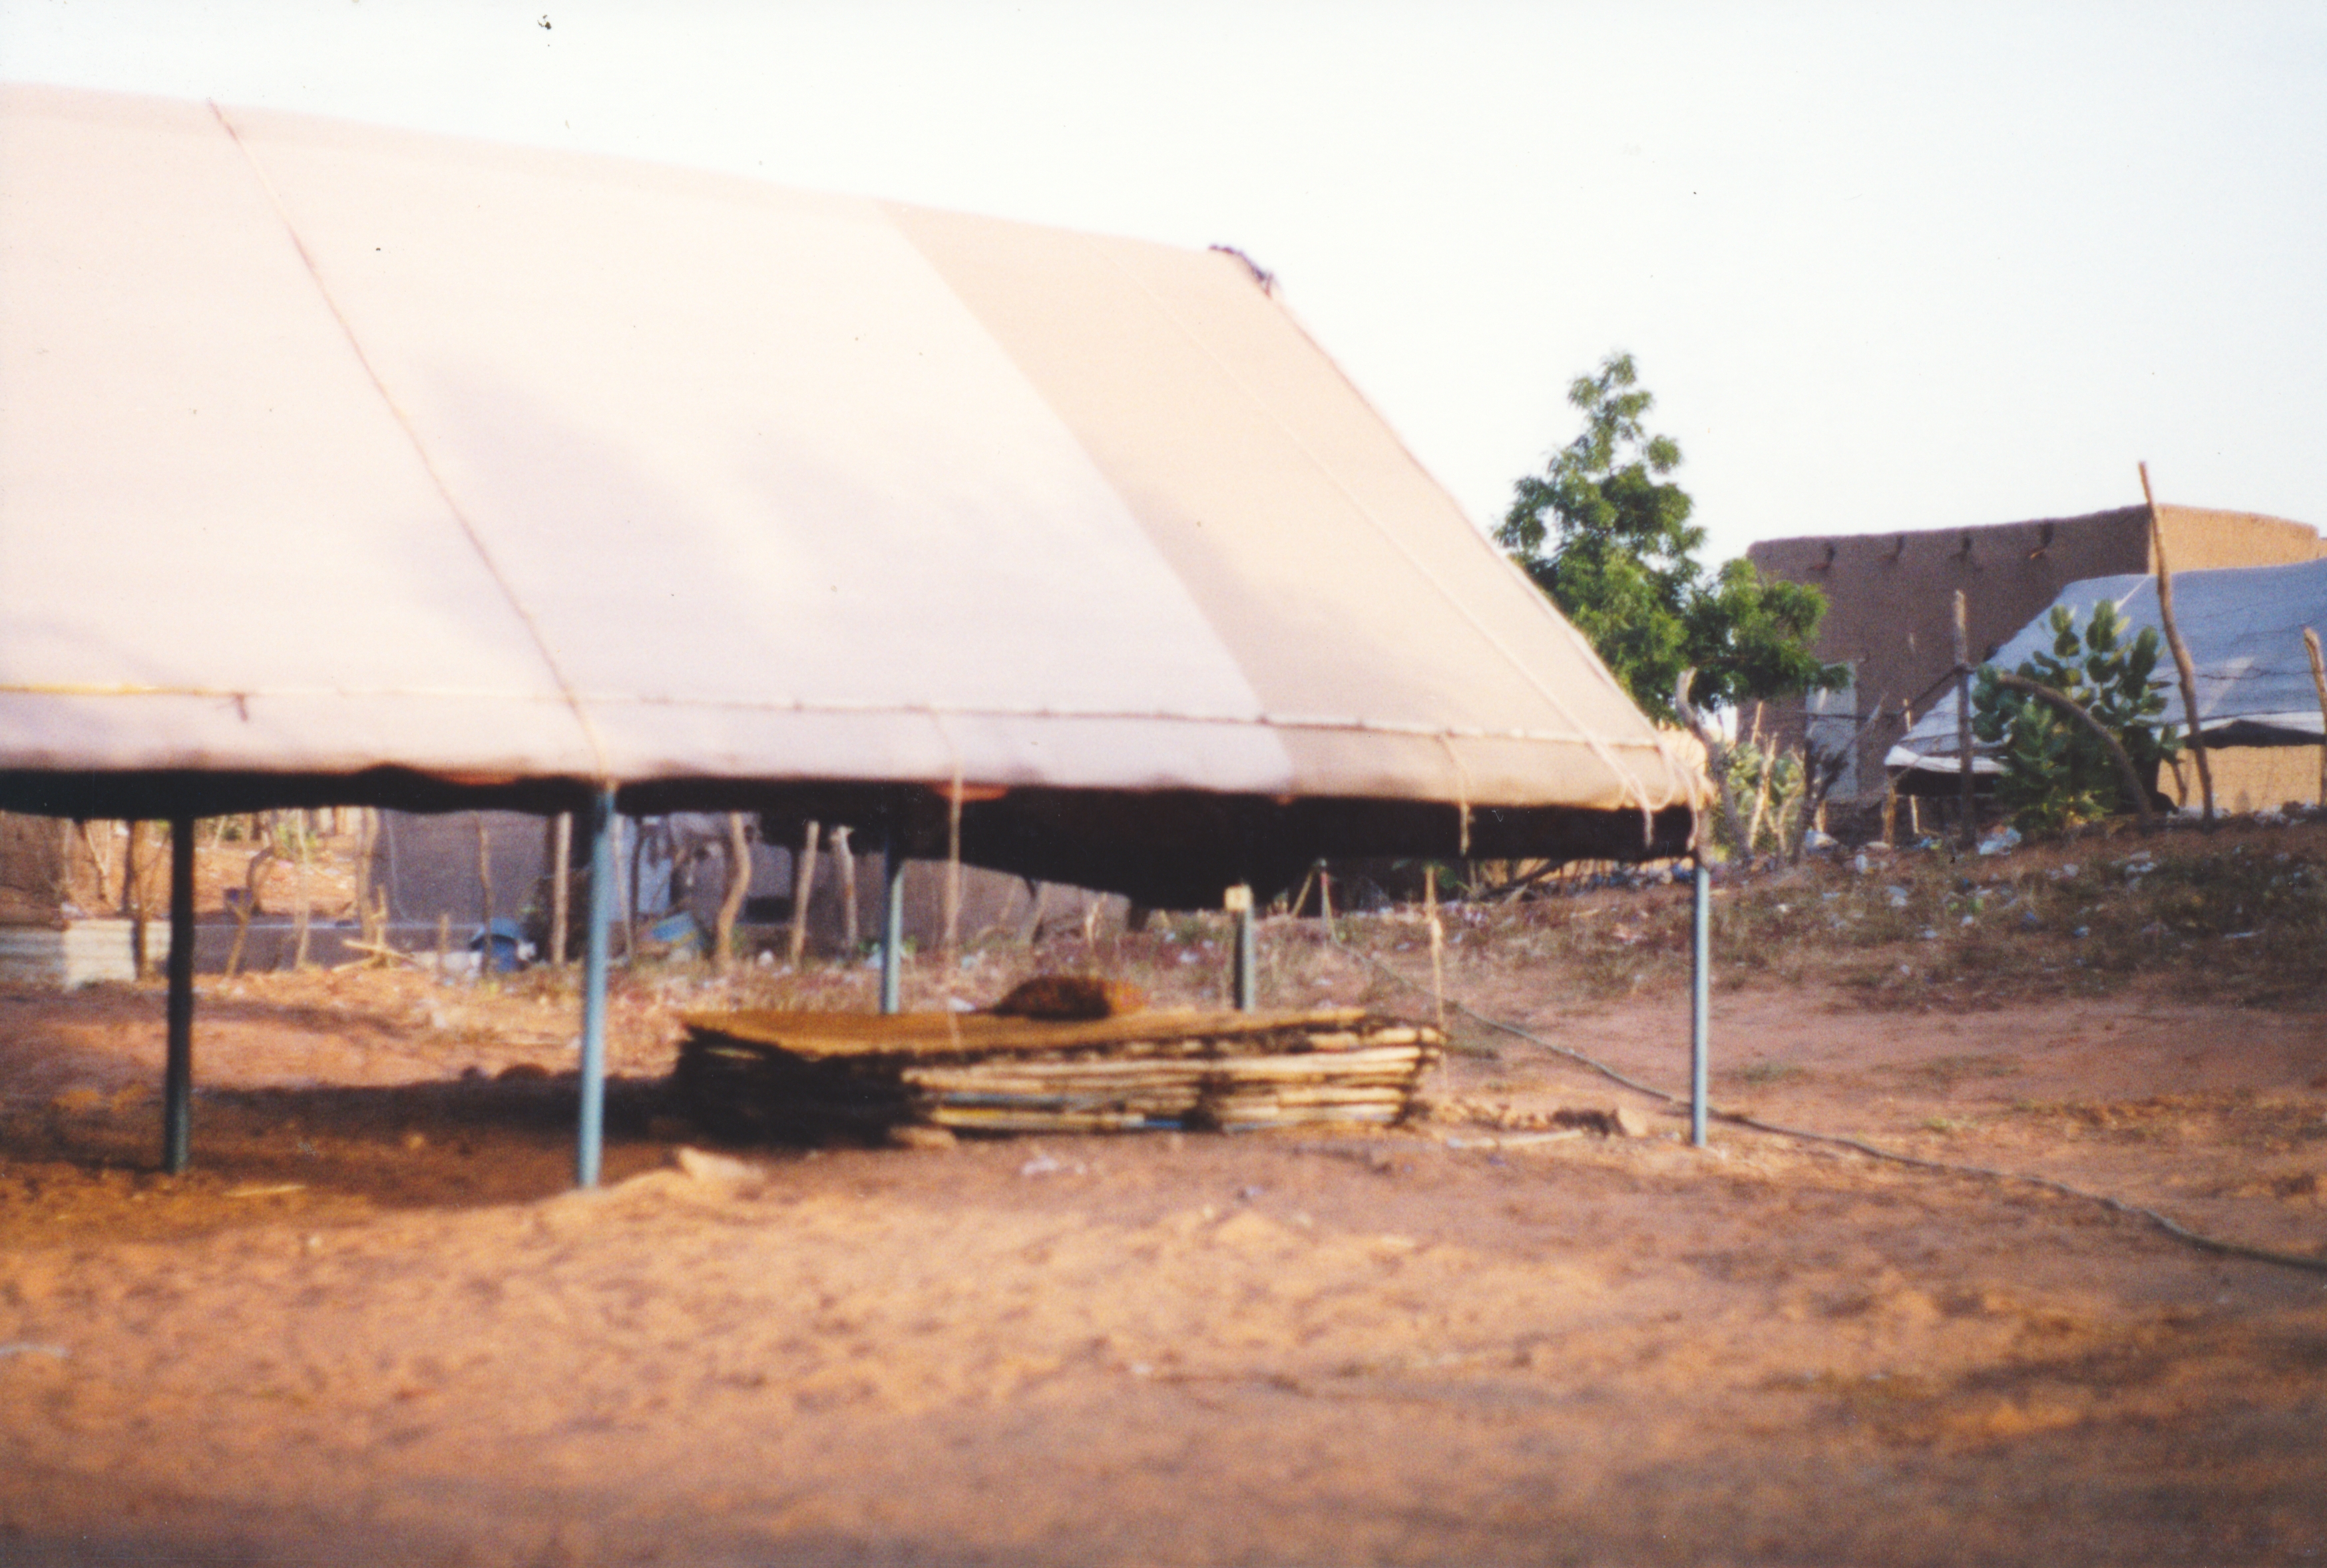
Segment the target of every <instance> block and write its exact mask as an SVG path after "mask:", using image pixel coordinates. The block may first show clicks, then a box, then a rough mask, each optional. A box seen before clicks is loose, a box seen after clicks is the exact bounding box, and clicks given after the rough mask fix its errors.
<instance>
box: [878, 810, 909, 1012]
mask: <svg viewBox="0 0 2327 1568" xmlns="http://www.w3.org/2000/svg"><path fill="white" fill-rule="evenodd" d="M900 836H901V835H899V834H898V832H897V825H896V824H895V823H893V822H892V823H889V824H887V825H886V826H883V828H882V830H881V1011H882V1012H883V1013H902V1012H903V1011H904V1010H905V1003H904V993H903V986H902V981H901V978H900V973H899V963H900V949H902V947H904V945H905V856H904V854H903V852H902V850H901V849H900V848H899V847H898V839H899V837H900Z"/></svg>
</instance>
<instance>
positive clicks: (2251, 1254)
mask: <svg viewBox="0 0 2327 1568" xmlns="http://www.w3.org/2000/svg"><path fill="white" fill-rule="evenodd" d="M1329 939H1330V940H1332V944H1333V945H1334V946H1335V947H1340V948H1341V950H1342V951H1344V952H1347V953H1353V954H1356V956H1357V957H1360V958H1363V959H1364V960H1365V961H1366V962H1367V963H1369V964H1370V965H1372V966H1374V967H1375V968H1377V969H1378V970H1380V971H1381V972H1382V973H1383V974H1384V975H1388V976H1389V978H1391V979H1392V980H1395V981H1397V983H1398V984H1399V985H1403V986H1405V987H1406V988H1407V989H1408V990H1411V991H1417V992H1419V991H1424V990H1425V989H1426V987H1425V986H1423V985H1421V984H1419V983H1418V982H1416V981H1413V980H1409V979H1407V978H1406V976H1405V975H1401V974H1399V973H1398V972H1397V970H1395V969H1393V968H1391V967H1390V966H1388V965H1387V964H1385V963H1383V962H1382V961H1381V960H1380V959H1379V958H1377V957H1374V956H1373V955H1372V954H1371V953H1366V952H1360V951H1359V949H1357V948H1355V947H1350V946H1349V945H1348V944H1347V943H1345V942H1343V941H1342V940H1341V938H1340V937H1339V936H1338V935H1331V933H1330V928H1329ZM1445 1004H1446V1005H1447V1006H1448V1007H1451V1008H1453V1010H1454V1011H1455V1012H1457V1013H1462V1014H1463V1016H1464V1017H1466V1018H1469V1019H1470V1020H1472V1022H1476V1023H1479V1024H1482V1025H1484V1026H1485V1027H1486V1028H1489V1029H1492V1030H1496V1031H1500V1032H1501V1033H1504V1034H1509V1035H1513V1036H1516V1037H1517V1038H1519V1039H1520V1040H1524V1041H1527V1042H1528V1044H1530V1045H1535V1046H1539V1047H1541V1048H1542V1049H1543V1050H1547V1051H1550V1052H1551V1053H1552V1054H1553V1055H1554V1056H1558V1057H1564V1058H1565V1059H1567V1060H1569V1061H1572V1062H1575V1063H1576V1064H1577V1065H1578V1066H1581V1067H1584V1068H1588V1069H1591V1070H1592V1071H1593V1072H1596V1073H1598V1074H1600V1076H1602V1077H1603V1078H1609V1079H1611V1080H1612V1081H1614V1082H1616V1083H1619V1084H1621V1085H1623V1086H1624V1087H1626V1088H1628V1089H1631V1090H1633V1091H1634V1092H1635V1093H1638V1094H1643V1095H1647V1096H1648V1097H1650V1098H1651V1099H1657V1100H1661V1101H1663V1102H1664V1103H1665V1104H1667V1105H1671V1106H1678V1105H1686V1104H1687V1100H1686V1099H1685V1098H1684V1097H1682V1096H1679V1095H1676V1094H1672V1093H1669V1092H1668V1091H1667V1090H1664V1089H1660V1088H1658V1087H1655V1086H1654V1085H1653V1084H1645V1083H1642V1082H1641V1081H1640V1079H1638V1078H1631V1077H1628V1076H1626V1075H1625V1074H1623V1073H1621V1072H1619V1071H1618V1070H1617V1069H1614V1068H1612V1067H1610V1066H1609V1065H1608V1064H1607V1063H1606V1062H1603V1061H1599V1060H1596V1059H1593V1058H1592V1057H1589V1056H1586V1055H1585V1054H1584V1052H1582V1051H1580V1050H1575V1049H1573V1048H1572V1047H1569V1046H1565V1045H1560V1044H1557V1043H1556V1042H1554V1041H1548V1040H1546V1039H1544V1038H1543V1037H1542V1036H1541V1035H1538V1034H1531V1033H1529V1032H1528V1031H1526V1030H1524V1029H1521V1028H1520V1027H1519V1025H1517V1024H1515V1023H1505V1022H1502V1021H1501V1020H1500V1019H1496V1018H1490V1017H1488V1016H1487V1015H1486V1014H1485V1013H1480V1012H1478V1011H1477V1010H1476V1009H1474V1008H1472V1007H1469V1006H1466V1005H1465V1004H1464V1003H1461V1002H1458V1001H1455V1000H1454V999H1453V998H1451V997H1450V998H1448V999H1447V1000H1446V1003H1445ZM1706 1114H1707V1115H1711V1116H1713V1117H1714V1118H1715V1120H1717V1121H1721V1122H1725V1123H1727V1124H1728V1125H1731V1126H1734V1127H1743V1128H1746V1129H1748V1130H1749V1131H1752V1132H1756V1133H1766V1134H1771V1135H1772V1136H1775V1137H1780V1138H1792V1139H1796V1140H1798V1141H1799V1142H1802V1143H1831V1144H1833V1145H1834V1146H1836V1148H1841V1149H1848V1150H1850V1151H1852V1152H1853V1153H1858V1154H1864V1155H1865V1156H1866V1157H1867V1158H1869V1159H1873V1160H1883V1161H1888V1162H1891V1163H1892V1164H1897V1165H1906V1166H1910V1167H1912V1168H1914V1169H1917V1170H1922V1171H1942V1172H1944V1173H1946V1174H1948V1175H1951V1176H1976V1177H1978V1178H1980V1179H1981V1180H1983V1181H2004V1182H2019V1183H2021V1184H2023V1185H2025V1186H2030V1187H2037V1188H2042V1190H2045V1191H2048V1192H2053V1193H2057V1194H2059V1195H2060V1196H2061V1197H2064V1198H2074V1199H2079V1200H2080V1201H2083V1202H2087V1203H2097V1204H2098V1205H2100V1207H2102V1208H2103V1209H2107V1210H2108V1211H2109V1212H2110V1213H2112V1214H2121V1215H2124V1216H2126V1218H2132V1219H2143V1220H2146V1221H2148V1222H2149V1223H2150V1224H2151V1225H2153V1226H2154V1227H2157V1228H2158V1229H2159V1230H2161V1231H2163V1232H2164V1233H2165V1234H2166V1235H2167V1236H2170V1237H2173V1239H2174V1240H2176V1241H2179V1242H2182V1243H2183V1244H2184V1245H2186V1246H2193V1247H2196V1248H2198V1249H2199V1250H2200V1251H2201V1252H2210V1253H2216V1254H2219V1255H2221V1256H2224V1257H2242V1258H2247V1259H2249V1260H2251V1261H2253V1262H2255V1263H2267V1264H2276V1265H2278V1266H2279V1267H2281V1268H2291V1269H2300V1270H2302V1271H2304V1273H2307V1274H2327V1257H2305V1256H2304V1255H2302V1254H2301V1253H2294V1252H2279V1251H2276V1250H2275V1249H2274V1248H2271V1247H2266V1246H2251V1245H2249V1244H2248V1243H2246V1242H2242V1241H2231V1240H2229V1239H2227V1238H2225V1237H2219V1236H2209V1235H2207V1234H2206V1233H2205V1232H2203V1231H2199V1230H2192V1229H2191V1228H2190V1227H2187V1226H2185V1225H2182V1223H2180V1222H2179V1221H2177V1220H2174V1219H2173V1218H2168V1217H2167V1216H2165V1215H2163V1214H2160V1213H2159V1212H2158V1211H2157V1210H2156V1209H2150V1208H2146V1207H2145V1206H2143V1205H2141V1204H2138V1203H2128V1202H2126V1200H2125V1199H2122V1198H2113V1197H2111V1196H2109V1195H2108V1194H2107V1193H2106V1192H2094V1191H2090V1190H2087V1189H2085V1188H2082V1187H2078V1186H2075V1185H2072V1184H2071V1183H2070V1182H2066V1181H2056V1180H2054V1179H2053V1178H2052V1177H2050V1176H2032V1175H2030V1174H2028V1173H2027V1172H2026V1171H2005V1170H1999V1169H1997V1168H1996V1167H1995V1166H1992V1165H1963V1164H1958V1163H1956V1162H1953V1161H1950V1160H1926V1159H1924V1158H1923V1157H1921V1156H1920V1155H1918V1154H1902V1153H1899V1152H1898V1151H1897V1150H1895V1149H1885V1148H1883V1147H1882V1146H1881V1145H1880V1144H1876V1143H1867V1142H1866V1141H1864V1139H1861V1138H1853V1137H1848V1136H1846V1135H1844V1134H1839V1133H1818V1132H1813V1131H1810V1130H1809V1129H1808V1128H1804V1127H1789V1126H1784V1125H1780V1124H1779V1123H1776V1122H1765V1121H1762V1120H1761V1119H1760V1118H1759V1117H1756V1116H1749V1115H1745V1114H1744V1113H1743V1112H1742V1111H1724V1110H1722V1109H1720V1108H1719V1107H1717V1106H1708V1107H1707V1108H1706Z"/></svg>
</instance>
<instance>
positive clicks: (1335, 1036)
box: [674, 1007, 1443, 1139]
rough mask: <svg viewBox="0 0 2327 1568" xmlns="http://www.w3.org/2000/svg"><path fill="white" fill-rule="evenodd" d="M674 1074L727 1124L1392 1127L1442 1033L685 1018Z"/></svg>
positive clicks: (1364, 1021) (1356, 1011) (1319, 1021)
mask: <svg viewBox="0 0 2327 1568" xmlns="http://www.w3.org/2000/svg"><path fill="white" fill-rule="evenodd" d="M686 1022H687V1040H686V1042H685V1044H684V1045H682V1046H681V1047H680V1049H679V1056H678V1070H677V1072H676V1074H675V1075H674V1087H675V1088H676V1090H677V1092H678V1097H679V1098H680V1101H681V1103H682V1104H683V1105H684V1106H685V1108H686V1109H687V1114H688V1115H691V1116H693V1117H694V1118H695V1119H696V1120H697V1121H699V1122H701V1123H703V1124H704V1125H706V1126H708V1127H711V1128H713V1129H714V1130H715V1131H718V1132H722V1133H724V1134H728V1135H730V1136H734V1137H773V1138H784V1139H800V1138H808V1139H816V1138H825V1137H830V1136H834V1135H841V1136H854V1137H866V1138H872V1137H878V1136H881V1135H883V1134H886V1133H887V1132H888V1131H889V1130H890V1129H891V1128H893V1127H897V1126H902V1125H908V1124H913V1123H919V1124H922V1125H931V1126H939V1127H950V1128H954V1129H956V1130H958V1131H963V1132H985V1133H1058V1132H1103V1131H1104V1132H1113V1131H1132V1130H1136V1129H1141V1128H1151V1127H1188V1128H1207V1129H1209V1128H1219V1129H1224V1130H1225V1129H1233V1128H1247V1127H1268V1126H1283V1125H1291V1124H1295V1123H1303V1122H1385V1123H1386V1122H1395V1121H1397V1120H1399V1119H1401V1118H1402V1117H1404V1116H1405V1115H1406V1112H1407V1110H1408V1109H1409V1107H1410V1106H1412V1105H1413V1103H1414V1097H1415V1094H1416V1090H1417V1088H1418V1087H1419V1085H1420V1083H1421V1079H1422V1075H1423V1072H1424V1070H1425V1069H1427V1068H1428V1067H1429V1066H1430V1065H1431V1064H1432V1063H1433V1062H1435V1061H1436V1060H1437V1059H1438V1051H1439V1047H1440V1045H1441V1044H1442V1043H1443V1041H1442V1039H1441V1037H1440V1035H1439V1033H1438V1031H1436V1030H1435V1029H1432V1028H1430V1027H1428V1026H1426V1025H1420V1024H1412V1023H1398V1022H1391V1021H1389V1020H1386V1019H1380V1018H1376V1017H1374V1016H1372V1015H1370V1014H1369V1013H1367V1012H1366V1011H1365V1010H1364V1009H1362V1008H1356V1007H1330V1008H1318V1009H1312V1010H1308V1011H1302V1012H1276V1013H1218V1012H1209V1013H1204V1012H1195V1011H1186V1012H1176V1011H1161V1010H1159V1011H1154V1012H1143V1013H1128V1014H1126V1015H1123V1016H1120V1017H1114V1018H1100V1019H1090V1020H1079V1021H1074V1022H1064V1021H1060V1020H1053V1019H1029V1018H1001V1017H995V1016H994V1015H992V1014H988V1013H903V1014H899V1015H895V1016H891V1017H882V1016H878V1015H874V1014H865V1013H699V1014H695V1015H692V1016H690V1017H688V1018H687V1020H686Z"/></svg>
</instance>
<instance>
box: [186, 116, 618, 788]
mask: <svg viewBox="0 0 2327 1568" xmlns="http://www.w3.org/2000/svg"><path fill="white" fill-rule="evenodd" d="M210 114H211V115H212V117H215V118H216V119H217V121H218V124H219V128H220V130H223V131H224V132H225V133H226V135H227V140H229V142H231V143H233V144H234V149H235V151H236V152H238V153H239V154H241V155H242V161H243V163H244V164H245V166H247V167H248V169H249V170H250V173H251V177H252V178H253V179H254V180H256V181H257V183H258V188H259V189H260V190H261V191H264V192H265V193H266V201H267V205H268V206H270V207H272V208H273V209H274V210H275V217H276V221H278V222H280V223H281V224H282V225H283V232H284V234H285V236H286V237H287V238H289V239H290V241H291V248H292V249H293V250H294V251H295V252H296V253H297V254H298V257H299V262H300V265H301V266H304V267H305V268H306V271H307V276H308V278H309V280H310V281H312V282H313V284H314V285H315V293H316V294H317V295H318V297H320V298H321V299H322V302H323V307H324V309H326V310H328V311H330V312H331V313H332V321H334V322H337V323H338V324H339V328H340V331H341V335H342V336H343V337H345V338H346V340H347V343H348V349H349V351H350V352H351V353H352V354H354V355H355V359H356V363H357V364H358V365H360V366H361V367H362V368H363V373H364V377H365V378H366V379H367V380H369V382H370V383H371V386H372V390H373V391H375V392H377V393H378V395H379V400H380V402H381V403H382V404H384V405H385V406H387V408H388V413H389V415H391V416H392V417H393V418H394V419H395V420H396V424H397V429H399V430H401V431H402V432H403V433H404V437H405V439H406V440H407V442H409V443H411V446H412V452H413V455H414V456H415V457H416V458H417V459H418V460H419V463H420V467H421V470H422V471H424V472H425V473H426V474H427V475H428V482H429V483H430V484H431V485H433V486H434V487H435V490H436V493H437V495H438V496H439V497H440V498H442V499H443V500H444V507H445V509H446V510H447V511H448V512H449V513H451V515H452V518H453V521H454V522H455V523H457V524H458V525H460V528H461V532H462V534H463V536H465V537H467V539H468V541H469V547H470V548H471V549H472V550H474V551H475V552H476V555H477V560H478V563H479V564H480V565H482V566H483V567H484V569H485V574H486V575H487V576H489V577H491V579H492V581H493V585H494V586H495V587H497V588H499V589H500V591H501V595H502V597H503V598H504V599H506V600H507V601H508V602H509V608H510V610H511V611H514V612H515V613H516V615H517V618H518V620H519V621H520V622H521V623H522V624H523V625H524V627H525V630H526V635H527V636H528V638H530V639H532V641H533V646H534V649H535V651H536V652H537V653H539V654H540V656H541V661H542V663H543V665H545V666H546V667H547V668H548V671H549V677H550V678H551V679H552V680H554V681H556V683H557V687H558V690H559V691H560V692H561V693H563V694H564V695H565V704H566V706H567V707H568V708H569V709H571V710H572V712H573V714H574V721H575V724H576V725H578V726H579V727H580V729H581V731H582V739H583V741H584V743H585V744H587V745H588V747H589V748H590V754H591V756H592V757H593V758H594V759H595V760H596V761H597V764H598V772H599V774H600V776H601V777H602V778H603V777H607V776H609V775H610V773H611V765H610V764H609V762H608V760H607V753H606V747H605V743H604V742H603V739H602V738H601V737H600V735H599V733H598V726H597V725H596V723H593V721H592V720H591V717H590V714H589V713H588V711H587V710H586V709H585V708H584V705H583V703H582V698H581V695H580V694H578V693H577V692H575V689H574V684H573V682H571V681H570V680H568V679H567V678H566V676H565V668H564V667H563V666H561V665H560V664H559V663H558V659H557V655H556V652H555V651H554V650H552V649H551V648H550V645H549V639H548V638H547V637H546V636H545V635H544V634H543V632H542V630H541V625H540V622H539V621H537V620H536V619H535V617H534V613H533V611H532V610H531V609H529V608H528V606H527V604H526V602H525V600H524V598H523V597H522V596H521V595H520V594H519V593H518V591H517V586H516V584H514V583H511V582H510V581H509V578H508V576H507V575H506V574H504V573H503V572H502V571H501V567H500V562H499V561H497V560H495V559H494V558H493V553H492V551H491V550H490V549H489V548H487V547H486V545H485V541H484V537H483V536H482V535H481V534H480V533H479V532H478V531H477V526H476V524H475V523H474V522H473V521H472V520H471V518H470V517H469V514H468V512H467V511H466V509H463V507H462V505H461V503H460V500H459V499H458V498H457V497H455V496H454V495H453V489H452V486H450V485H449V484H447V483H446V482H445V481H444V474H443V473H441V472H440V471H438V470H437V467H436V462H435V458H434V457H432V456H431V455H430V454H429V452H428V447H427V443H425V442H423V441H422V440H421V439H420V432H419V431H418V430H416V429H415V428H414V426H413V424H412V420H411V418H410V416H409V415H407V414H406V413H405V410H404V406H403V405H402V404H400V403H398V402H397V400H396V395H395V394H394V393H393V392H390V391H389V390H388V383H387V382H385V381H383V380H382V379H381V378H380V374H379V370H378V367H376V366H375V365H374V364H373V363H372V360H371V356H370V355H369V354H368V353H366V352H365V351H364V346H363V340H362V339H360V338H359V337H358V336H357V335H356V329H355V323H354V322H350V321H349V320H348V318H347V313H345V312H344V311H342V310H341V308H340V302H339V300H338V299H337V297H335V296H334V295H333V294H332V290H331V285H329V284H327V283H325V282H324V281H323V274H322V268H321V267H319V266H316V265H315V258H314V257H313V254H312V253H311V252H310V251H309V250H308V248H307V242H306V240H305V239H304V238H302V237H301V235H300V233H299V226H298V225H297V224H295V223H294V222H293V221H292V219H291V212H290V209H288V208H287V207H285V205H284V202H283V197H282V193H281V192H280V191H276V188H275V182H274V181H273V180H271V179H269V178H268V177H267V173H266V166H265V165H264V164H262V163H259V161H258V155H257V154H256V153H254V152H252V151H251V149H250V146H249V145H248V143H246V142H245V141H244V140H243V139H242V133H241V132H240V131H238V130H237V129H236V128H235V124H234V122H233V120H231V119H229V117H227V112H226V110H225V109H223V108H221V107H219V105H218V103H217V101H216V100H215V99H213V100H211V101H210Z"/></svg>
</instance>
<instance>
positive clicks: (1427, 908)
mask: <svg viewBox="0 0 2327 1568" xmlns="http://www.w3.org/2000/svg"><path fill="white" fill-rule="evenodd" d="M1422 910H1423V918H1424V919H1426V920H1428V921H1429V923H1430V1001H1431V1004H1432V1006H1433V1007H1434V1008H1435V1010H1436V1013H1437V1019H1438V1032H1440V1033H1441V1034H1444V1033H1445V1032H1446V928H1445V927H1444V926H1442V925H1440V924H1439V923H1438V866H1437V864H1436V863H1435V862H1434V863H1431V864H1428V865H1425V866H1424V867H1423V868H1422Z"/></svg>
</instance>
